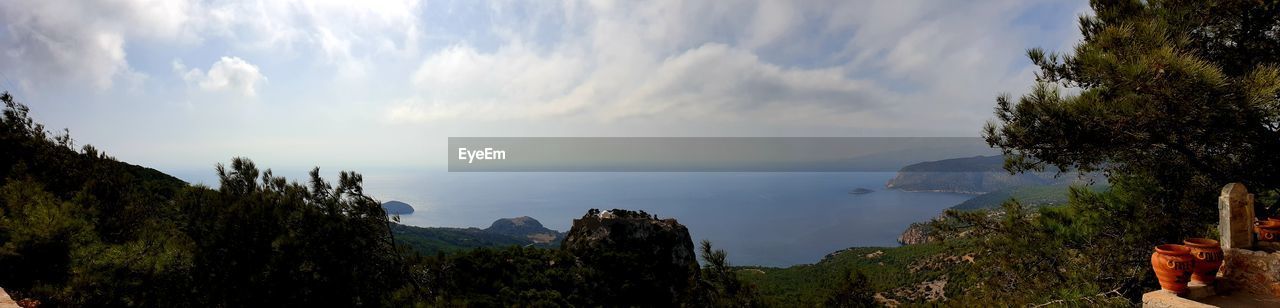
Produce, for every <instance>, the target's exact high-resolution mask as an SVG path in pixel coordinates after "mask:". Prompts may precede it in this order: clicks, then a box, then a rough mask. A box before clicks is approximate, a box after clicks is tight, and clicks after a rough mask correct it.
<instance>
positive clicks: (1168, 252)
mask: <svg viewBox="0 0 1280 308" xmlns="http://www.w3.org/2000/svg"><path fill="white" fill-rule="evenodd" d="M1193 262H1194V261H1193V259H1192V257H1191V248H1187V246H1182V245H1178V244H1164V245H1160V246H1156V252H1154V253H1151V268H1152V269H1154V270H1155V272H1156V279H1158V280H1160V288H1161V289H1164V290H1166V291H1169V292H1173V293H1177V294H1184V293H1187V282H1190V281H1191V272H1192V265H1193Z"/></svg>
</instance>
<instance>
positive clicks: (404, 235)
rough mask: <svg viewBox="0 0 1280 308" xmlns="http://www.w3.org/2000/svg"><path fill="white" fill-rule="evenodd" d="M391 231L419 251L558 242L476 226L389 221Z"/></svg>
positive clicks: (536, 245) (406, 244) (555, 244)
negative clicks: (463, 226) (416, 224)
mask: <svg viewBox="0 0 1280 308" xmlns="http://www.w3.org/2000/svg"><path fill="white" fill-rule="evenodd" d="M391 232H392V233H393V234H395V238H396V241H397V243H401V244H402V245H404V246H405V247H408V248H409V249H412V250H413V251H416V252H418V253H421V254H425V255H434V254H436V253H440V252H456V251H462V250H468V249H474V248H482V247H507V246H531V247H541V248H549V247H557V246H559V243H558V242H553V243H547V244H536V243H533V242H532V241H530V240H529V239H528V238H523V237H514V236H510V235H505V234H499V233H493V232H489V231H486V230H483V229H477V228H423V227H414V226H406V225H401V224H392V225H391Z"/></svg>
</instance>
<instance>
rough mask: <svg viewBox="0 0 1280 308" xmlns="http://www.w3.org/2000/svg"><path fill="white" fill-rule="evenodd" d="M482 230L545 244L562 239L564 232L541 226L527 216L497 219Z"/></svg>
mask: <svg viewBox="0 0 1280 308" xmlns="http://www.w3.org/2000/svg"><path fill="white" fill-rule="evenodd" d="M484 230H485V231H486V232H489V233H496V234H502V235H507V236H511V237H515V238H523V239H528V240H530V241H533V242H534V243H539V244H547V243H552V242H555V241H559V240H561V239H564V234H562V233H560V232H559V231H556V230H551V229H547V228H546V227H543V226H542V223H541V222H538V220H537V219H533V217H529V216H520V217H516V218H503V219H498V220H496V221H494V222H493V224H491V225H489V227H488V228H485V229H484Z"/></svg>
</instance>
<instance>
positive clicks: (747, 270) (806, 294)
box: [737, 241, 978, 307]
mask: <svg viewBox="0 0 1280 308" xmlns="http://www.w3.org/2000/svg"><path fill="white" fill-rule="evenodd" d="M976 251H977V250H976V248H975V246H973V245H971V244H970V243H968V242H966V241H951V242H947V243H945V244H944V243H929V244H921V245H912V246H903V247H893V248H890V247H854V248H849V249H845V250H841V251H837V252H834V253H832V254H830V255H827V256H826V257H824V258H823V259H822V260H821V261H819V262H818V263H815V264H802V265H796V266H791V267H787V268H773V267H755V266H742V267H738V268H737V269H738V276H739V277H741V278H742V279H743V280H744V281H746V282H748V283H751V284H755V285H756V287H757V288H758V290H759V292H760V295H761V296H762V297H764V300H765V302H766V303H767V304H769V305H771V306H777V307H815V306H820V305H821V304H822V303H823V300H824V299H825V298H826V296H828V295H829V294H831V293H832V292H833V291H834V288H835V287H836V286H837V285H839V284H840V281H841V279H842V278H843V277H842V275H847V274H850V273H859V272H860V273H862V274H865V275H866V277H867V279H868V283H869V284H870V287H871V288H872V289H874V290H876V291H878V292H876V300H877V302H878V303H879V304H880V305H885V304H889V303H895V302H896V303H899V304H910V303H917V304H924V303H928V302H932V301H936V300H941V299H954V297H956V296H958V295H959V294H961V293H962V292H963V291H964V289H966V288H968V287H970V286H972V285H974V281H973V279H972V278H971V275H969V274H968V273H969V272H971V271H972V270H973V269H974V267H975V261H976V260H977V258H978V254H977V253H976Z"/></svg>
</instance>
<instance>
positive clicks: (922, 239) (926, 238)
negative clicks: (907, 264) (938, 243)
mask: <svg viewBox="0 0 1280 308" xmlns="http://www.w3.org/2000/svg"><path fill="white" fill-rule="evenodd" d="M929 229H930V228H929V225H928V224H926V223H920V222H916V223H911V225H910V226H907V229H906V230H903V231H902V234H901V235H898V244H902V245H915V244H924V243H928V242H932V241H934V239H935V238H934V237H933V236H932V235H930V234H929Z"/></svg>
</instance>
